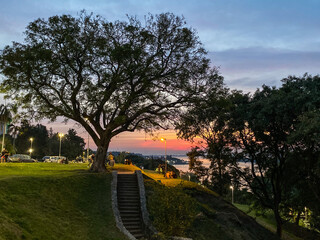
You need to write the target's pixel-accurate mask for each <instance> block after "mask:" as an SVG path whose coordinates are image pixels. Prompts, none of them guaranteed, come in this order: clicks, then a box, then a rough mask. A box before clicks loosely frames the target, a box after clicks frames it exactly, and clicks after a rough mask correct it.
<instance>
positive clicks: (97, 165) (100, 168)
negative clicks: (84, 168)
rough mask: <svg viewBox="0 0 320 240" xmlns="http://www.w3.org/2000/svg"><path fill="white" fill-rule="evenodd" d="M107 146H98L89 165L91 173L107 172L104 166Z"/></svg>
mask: <svg viewBox="0 0 320 240" xmlns="http://www.w3.org/2000/svg"><path fill="white" fill-rule="evenodd" d="M108 146H109V144H108V145H107V146H98V149H97V154H96V156H95V158H94V161H93V163H92V165H91V168H90V171H91V172H107V168H106V165H105V162H106V157H107V150H108Z"/></svg>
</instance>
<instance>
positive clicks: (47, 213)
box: [0, 163, 126, 240]
mask: <svg viewBox="0 0 320 240" xmlns="http://www.w3.org/2000/svg"><path fill="white" fill-rule="evenodd" d="M110 181H111V174H93V173H88V172H87V165H86V164H68V165H61V164H55V163H2V164H0V239H1V240H2V239H5V240H9V239H48V240H50V239H59V240H63V239H66V240H67V239H68V240H69V239H70V240H72V239H126V237H125V236H124V235H123V234H122V233H120V232H119V231H118V229H117V227H116V226H115V221H114V216H113V213H112V208H111V196H110V191H111V190H110V187H111V185H110Z"/></svg>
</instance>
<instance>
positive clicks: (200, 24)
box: [0, 0, 320, 154]
mask: <svg viewBox="0 0 320 240" xmlns="http://www.w3.org/2000/svg"><path fill="white" fill-rule="evenodd" d="M0 6H1V7H0V49H3V48H4V47H5V46H6V45H10V44H11V43H12V41H17V42H22V41H23V37H24V36H23V32H24V30H25V27H26V26H27V25H28V23H29V22H31V21H33V20H35V19H37V18H44V19H47V18H48V17H50V16H53V15H61V14H70V15H73V16H76V15H77V14H78V13H79V12H80V11H81V10H83V9H85V10H86V11H87V12H93V13H94V14H99V15H101V16H103V17H104V18H105V19H107V20H109V21H114V20H126V19H127V15H131V16H137V17H138V18H141V19H142V18H143V17H144V16H145V15H147V14H148V13H151V14H159V13H163V12H171V13H174V14H176V15H179V16H184V17H185V19H186V21H187V24H188V25H189V26H190V27H192V28H194V29H195V30H196V31H197V33H198V36H199V38H200V40H201V42H202V43H203V45H204V48H205V49H206V50H207V51H208V56H209V58H210V59H211V61H212V65H214V66H217V67H219V71H220V73H221V75H222V76H224V79H225V84H226V85H227V86H228V87H229V88H231V89H239V90H243V91H245V92H254V91H255V90H256V89H257V88H259V87H261V86H262V85H263V84H266V85H270V86H280V85H281V79H283V78H285V77H287V76H288V75H296V76H302V75H303V74H304V73H306V72H307V73H309V74H312V75H316V74H319V72H320V71H319V67H320V14H319V10H320V0H196V1H194V0H145V1H142V0H91V1H90V0H55V1H51V0H50V1H48V0H11V1H7V0H0ZM47 126H48V127H52V128H53V129H54V131H62V132H66V131H67V129H68V128H70V127H73V128H75V129H76V130H77V132H78V133H79V134H80V135H81V136H82V137H84V138H85V139H86V132H85V131H84V130H83V129H81V128H79V127H77V126H75V125H74V124H73V123H69V124H67V125H63V123H61V121H60V122H59V121H58V122H56V123H51V124H47ZM160 135H161V136H164V137H166V138H167V148H168V153H169V154H183V153H185V152H187V151H188V150H189V149H190V144H189V143H186V142H184V141H181V140H177V139H176V136H175V133H174V131H162V132H159V136H160ZM90 144H91V145H90ZM89 145H90V147H93V148H94V146H93V144H92V141H91V143H90V140H89ZM163 145H164V144H163V143H162V142H159V141H153V140H152V137H151V136H149V135H145V134H144V133H130V134H127V133H125V134H122V135H120V136H119V137H116V138H115V139H113V140H112V143H111V146H110V148H111V150H117V151H123V150H124V151H130V152H140V153H144V154H163V153H164V146H163Z"/></svg>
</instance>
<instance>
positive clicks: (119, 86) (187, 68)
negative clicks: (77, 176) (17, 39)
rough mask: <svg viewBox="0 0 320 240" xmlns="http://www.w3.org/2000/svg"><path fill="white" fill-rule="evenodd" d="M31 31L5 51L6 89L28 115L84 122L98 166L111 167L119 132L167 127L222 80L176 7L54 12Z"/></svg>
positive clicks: (1, 58) (1, 59)
mask: <svg viewBox="0 0 320 240" xmlns="http://www.w3.org/2000/svg"><path fill="white" fill-rule="evenodd" d="M25 35H26V38H25V42H24V43H13V45H12V46H7V47H5V48H4V50H3V51H2V53H1V55H0V69H1V73H2V74H3V75H4V77H5V79H4V81H3V83H2V85H1V86H2V90H3V91H5V92H6V94H7V96H9V97H11V98H12V99H14V100H15V103H16V104H17V105H19V106H20V107H23V108H24V109H26V110H27V111H25V112H24V114H26V115H29V117H31V116H32V117H36V118H43V117H47V118H50V119H51V120H55V119H56V118H57V117H58V116H63V117H65V118H66V119H72V120H74V121H76V122H78V123H79V124H81V125H82V126H83V127H84V128H85V129H86V130H87V131H88V133H89V134H90V136H91V137H92V139H93V141H94V142H95V144H96V145H97V147H98V150H97V157H96V160H95V162H94V163H93V165H92V167H91V170H92V171H105V166H104V158H105V156H106V151H107V149H108V147H109V143H110V141H111V139H112V138H113V137H114V136H116V135H118V134H119V133H122V132H125V131H135V130H137V129H138V130H141V129H143V130H147V131H148V130H150V129H153V128H159V127H165V126H166V124H167V123H168V120H172V119H174V118H175V116H176V115H177V114H178V113H179V111H180V110H181V109H182V107H183V106H185V107H188V106H190V104H191V103H192V102H194V101H195V98H199V97H201V96H204V95H205V93H206V92H208V91H211V90H210V89H211V88H214V87H215V85H216V83H217V82H219V81H220V80H221V79H220V77H219V76H218V74H217V71H216V69H214V68H211V67H210V65H209V64H210V63H209V60H208V59H207V58H206V52H205V50H204V49H203V48H202V45H201V43H200V41H199V39H198V37H197V35H196V33H195V31H194V30H193V29H191V28H188V27H187V26H186V23H185V21H184V19H182V18H180V17H177V16H174V15H173V14H168V13H166V14H160V15H156V16H152V15H149V16H148V17H145V20H144V22H143V23H141V22H140V21H139V20H138V19H136V18H134V17H128V21H126V22H121V21H115V22H108V21H106V20H105V19H103V18H102V17H99V16H93V15H87V14H86V13H85V12H82V13H81V14H80V16H79V17H72V16H70V15H62V16H53V17H50V18H49V19H48V20H44V19H38V20H35V21H34V22H31V23H30V24H29V25H28V27H27V30H26V32H25Z"/></svg>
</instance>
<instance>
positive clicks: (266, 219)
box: [234, 203, 302, 240]
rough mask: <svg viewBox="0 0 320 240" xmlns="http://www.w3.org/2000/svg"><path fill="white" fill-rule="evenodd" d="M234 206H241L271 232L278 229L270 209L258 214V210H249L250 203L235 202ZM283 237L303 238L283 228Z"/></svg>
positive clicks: (288, 238) (294, 239) (285, 239)
mask: <svg viewBox="0 0 320 240" xmlns="http://www.w3.org/2000/svg"><path fill="white" fill-rule="evenodd" d="M234 206H236V207H237V208H239V209H240V210H241V211H243V212H245V213H247V214H248V215H249V216H251V217H253V218H254V219H255V220H256V221H257V222H258V223H259V224H260V225H262V226H263V227H265V228H266V229H268V230H270V231H271V232H274V233H275V232H276V231H277V224H276V221H275V219H274V214H273V212H272V211H271V210H268V211H267V212H266V213H265V214H264V215H263V216H262V215H258V216H257V214H256V211H254V210H251V211H250V210H249V205H243V204H236V203H235V204H234ZM283 239H284V240H301V239H302V238H299V237H297V236H294V235H293V234H291V233H289V232H287V231H285V230H283Z"/></svg>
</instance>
